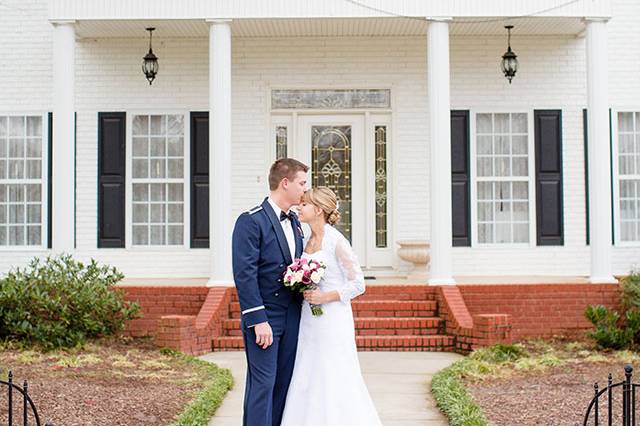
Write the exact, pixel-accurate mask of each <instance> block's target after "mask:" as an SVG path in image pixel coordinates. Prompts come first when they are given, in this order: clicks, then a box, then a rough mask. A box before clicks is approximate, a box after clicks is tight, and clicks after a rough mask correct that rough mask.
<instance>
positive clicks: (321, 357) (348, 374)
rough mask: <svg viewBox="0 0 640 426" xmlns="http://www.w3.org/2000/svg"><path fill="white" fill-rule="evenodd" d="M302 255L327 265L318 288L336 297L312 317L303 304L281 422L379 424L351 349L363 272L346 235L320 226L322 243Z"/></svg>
mask: <svg viewBox="0 0 640 426" xmlns="http://www.w3.org/2000/svg"><path fill="white" fill-rule="evenodd" d="M303 257H306V258H311V259H315V260H320V261H323V262H324V263H325V264H326V265H327V269H326V271H325V275H324V277H323V279H322V281H321V282H320V290H322V291H325V292H326V291H332V290H337V291H338V293H339V294H340V300H339V301H336V302H331V303H325V304H323V305H322V310H323V311H324V314H323V315H321V316H313V315H312V314H311V309H310V307H309V303H307V302H306V301H305V302H303V305H302V317H301V319H300V333H299V337H298V349H297V353H296V361H295V366H294V370H293V377H292V379H291V384H290V385H289V392H288V394H287V402H286V404H285V408H284V415H283V418H282V423H281V425H282V426H376V425H382V423H381V422H380V419H379V417H378V413H377V412H376V409H375V407H374V405H373V402H372V400H371V397H370V396H369V392H368V390H367V387H366V385H365V383H364V380H363V379H362V373H361V372H360V363H359V361H358V354H357V351H356V342H355V330H354V323H353V313H352V311H351V303H350V301H351V299H352V298H354V297H356V296H357V295H359V294H362V293H363V292H364V275H363V273H362V269H361V268H360V265H359V264H358V261H357V259H356V256H355V254H354V253H353V250H352V249H351V246H350V244H349V242H348V241H347V240H346V238H345V237H344V236H343V235H342V234H341V233H340V232H339V231H338V230H337V229H335V228H334V227H332V226H330V225H325V229H324V238H323V240H322V248H321V249H320V250H318V251H317V252H315V253H311V254H308V253H304V254H303Z"/></svg>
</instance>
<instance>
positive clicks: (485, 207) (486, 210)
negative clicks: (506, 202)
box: [478, 202, 493, 222]
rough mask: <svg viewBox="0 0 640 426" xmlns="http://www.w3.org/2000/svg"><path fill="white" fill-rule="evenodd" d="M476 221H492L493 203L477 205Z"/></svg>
mask: <svg viewBox="0 0 640 426" xmlns="http://www.w3.org/2000/svg"><path fill="white" fill-rule="evenodd" d="M478 220H479V221H481V222H483V221H493V203H491V202H479V203H478Z"/></svg>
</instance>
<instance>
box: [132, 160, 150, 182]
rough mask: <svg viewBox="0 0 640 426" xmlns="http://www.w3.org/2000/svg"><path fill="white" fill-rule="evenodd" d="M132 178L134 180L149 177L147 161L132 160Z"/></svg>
mask: <svg viewBox="0 0 640 426" xmlns="http://www.w3.org/2000/svg"><path fill="white" fill-rule="evenodd" d="M132 171H133V177H134V179H144V178H147V177H149V160H147V159H146V158H145V159H144V160H140V159H136V160H133V170H132Z"/></svg>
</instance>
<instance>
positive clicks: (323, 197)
mask: <svg viewBox="0 0 640 426" xmlns="http://www.w3.org/2000/svg"><path fill="white" fill-rule="evenodd" d="M302 201H304V202H305V203H307V204H313V205H314V206H316V207H318V208H320V209H322V211H323V212H324V219H325V220H326V221H327V223H328V224H329V225H335V224H337V223H338V222H340V212H339V211H338V197H336V193H335V192H333V191H332V190H331V189H329V188H328V187H326V186H318V187H316V188H311V189H310V190H308V191H307V192H305V193H304V195H303V196H302Z"/></svg>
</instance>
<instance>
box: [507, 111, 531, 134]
mask: <svg viewBox="0 0 640 426" xmlns="http://www.w3.org/2000/svg"><path fill="white" fill-rule="evenodd" d="M511 127H512V128H511V131H512V132H513V133H528V129H527V114H523V113H520V114H511Z"/></svg>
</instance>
